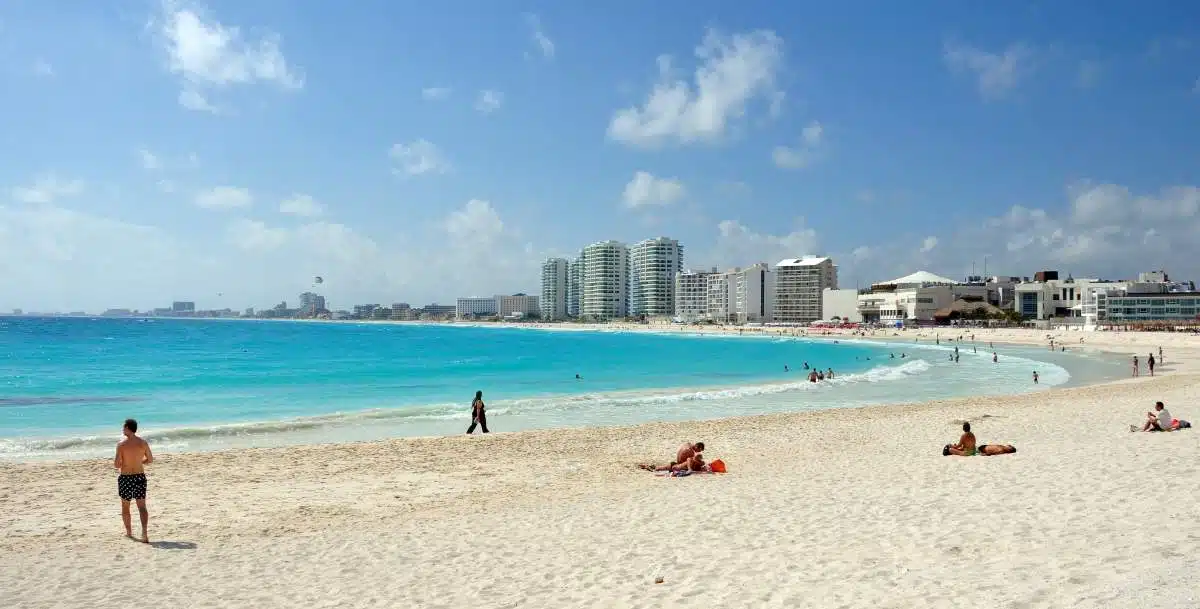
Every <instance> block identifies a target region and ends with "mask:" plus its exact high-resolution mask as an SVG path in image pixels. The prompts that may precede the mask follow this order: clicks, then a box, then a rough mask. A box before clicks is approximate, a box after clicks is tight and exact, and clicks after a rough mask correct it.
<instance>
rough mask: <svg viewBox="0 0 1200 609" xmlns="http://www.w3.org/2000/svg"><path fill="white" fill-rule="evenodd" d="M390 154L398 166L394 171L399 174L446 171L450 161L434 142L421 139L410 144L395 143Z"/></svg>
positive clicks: (411, 174) (413, 174)
mask: <svg viewBox="0 0 1200 609" xmlns="http://www.w3.org/2000/svg"><path fill="white" fill-rule="evenodd" d="M388 156H390V157H391V158H392V162H394V163H395V164H396V167H393V168H392V173H395V174H397V175H409V176H419V175H424V174H427V173H446V172H447V171H448V170H449V169H450V163H449V162H448V161H446V158H445V157H444V156H443V155H442V152H441V150H438V147H437V146H435V145H434V144H433V143H432V142H430V141H429V140H425V139H419V140H416V141H414V142H411V143H408V144H393V145H392V149H391V150H390V151H388Z"/></svg>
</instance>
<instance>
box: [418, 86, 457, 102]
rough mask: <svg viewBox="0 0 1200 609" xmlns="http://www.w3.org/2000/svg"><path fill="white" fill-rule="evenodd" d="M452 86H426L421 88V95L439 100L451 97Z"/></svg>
mask: <svg viewBox="0 0 1200 609" xmlns="http://www.w3.org/2000/svg"><path fill="white" fill-rule="evenodd" d="M450 92H451V91H450V87H425V88H424V89H421V97H423V98H425V99H427V100H429V101H437V100H441V99H446V98H447V97H450Z"/></svg>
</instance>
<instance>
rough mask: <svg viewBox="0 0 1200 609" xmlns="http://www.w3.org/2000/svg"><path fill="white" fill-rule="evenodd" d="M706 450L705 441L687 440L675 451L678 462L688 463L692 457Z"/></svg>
mask: <svg viewBox="0 0 1200 609" xmlns="http://www.w3.org/2000/svg"><path fill="white" fill-rule="evenodd" d="M702 452H704V442H696V443H695V444H692V443H691V442H685V443H684V445H683V446H680V447H679V450H678V451H677V452H676V453H675V462H676V463H687V462H688V461H689V460H690V459H691V458H692V457H695V456H696V455H698V454H700V453H702Z"/></svg>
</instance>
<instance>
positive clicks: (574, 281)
mask: <svg viewBox="0 0 1200 609" xmlns="http://www.w3.org/2000/svg"><path fill="white" fill-rule="evenodd" d="M582 270H583V265H581V264H579V259H578V258H576V259H574V260H572V261H570V262H569V263H568V265H567V317H579V285H580V281H581V280H582V278H583V275H582Z"/></svg>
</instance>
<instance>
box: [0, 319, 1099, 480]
mask: <svg viewBox="0 0 1200 609" xmlns="http://www.w3.org/2000/svg"><path fill="white" fill-rule="evenodd" d="M402 323H403V322H402ZM455 325H459V326H462V327H476V326H474V325H470V324H455ZM485 327H486V326H485ZM497 327H503V326H497ZM522 329H535V330H547V328H528V327H524V328H522ZM550 330H551V331H553V329H550ZM569 331H586V332H594V331H597V329H596V328H594V327H583V328H572V329H571V330H569ZM612 331H613V330H610V332H612ZM639 331H640V332H642V333H649V334H654V335H657V336H676V338H683V339H685V340H692V339H696V338H700V337H698V336H697V335H696V333H692V332H687V333H680V335H676V334H675V333H673V332H658V331H654V330H650V331H645V330H641V329H640V328H634V329H632V330H624V329H617V330H615V332H621V333H626V334H636V333H638V332H639ZM710 334H712V335H714V336H727V337H729V338H745V339H748V340H762V339H768V340H779V339H783V340H788V339H791V340H796V341H801V342H809V343H813V344H828V343H829V341H830V340H831V339H832V340H833V341H834V342H840V341H838V340H837V339H834V338H833V337H828V336H790V335H788V336H776V335H765V336H764V335H741V334H738V333H736V332H729V331H724V332H722V331H717V332H712V333H710ZM844 338H853V339H855V340H854V343H857V344H860V345H863V346H871V347H877V348H883V349H886V348H887V346H888V345H889V344H897V345H904V344H908V345H910V346H911V347H914V348H915V349H908V351H909V354H910V355H913V356H914V357H910V358H909V362H922V360H926V362H928V361H929V360H931V359H932V360H936V359H938V357H942V358H944V355H943V356H934V357H933V358H930V357H928V354H930V353H932V352H934V351H936V352H938V353H945V352H949V350H950V349H951V348H952V346H951V345H949V344H944V345H941V346H936V345H934V344H933V342H932V341H928V342H923V343H920V344H918V345H912V344H911V343H909V342H908V341H907V340H903V341H902V342H896V341H894V340H889V339H890V338H893V337H890V336H870V335H868V336H852V337H844ZM901 338H902V339H903V338H907V337H901ZM845 343H846V344H853V343H851V342H850V341H849V340H846V341H845ZM963 345H964V347H965V346H966V343H963ZM1004 346H1005V347H1017V348H1021V349H1026V350H1028V345H1021V344H1016V343H1011V344H1010V343H1006V344H1005V345H1004ZM896 353H897V354H898V353H900V351H899V350H897V351H896ZM922 353H924V354H925V355H924V356H922V355H921V354H922ZM969 356H970V355H969ZM983 356H984V354H982V353H980V354H978V355H976V357H983ZM1006 357H1007V358H1009V359H1010V361H1011V358H1014V357H1016V358H1020V359H1022V360H1024V359H1029V360H1030V361H1031V362H1041V363H1044V364H1045V366H1046V367H1047V369H1043V379H1044V380H1045V379H1046V376H1045V374H1046V372H1047V370H1048V369H1059V370H1061V371H1062V372H1063V373H1064V374H1066V375H1067V376H1068V380H1067V381H1065V382H1059V383H1055V384H1054V385H1043V387H1045V388H1039V389H1037V390H1036V391H1033V392H1029V391H1028V390H1027V389H1026V388H1025V387H1022V386H1016V387H1011V388H1007V389H1001V388H1000V386H999V385H995V386H989V387H990V388H989V390H988V391H987V392H986V395H1013V394H1022V393H1037V392H1040V391H1048V390H1052V389H1055V388H1058V387H1064V386H1065V387H1076V386H1085V385H1089V384H1095V383H1096V382H1102V381H1104V380H1110V379H1112V378H1113V377H1112V375H1111V374H1108V375H1106V377H1105V378H1104V379H1087V378H1083V377H1080V376H1079V375H1078V369H1079V368H1080V367H1082V366H1085V365H1086V362H1085V361H1084V360H1082V359H1081V358H1079V357H1077V356H1072V357H1071V359H1072V360H1073V361H1072V364H1071V365H1067V364H1064V363H1063V362H1061V361H1059V362H1050V361H1043V360H1034V359H1032V358H1036V357H1037V355H1036V354H1035V353H1018V354H1012V353H1009V354H1007V356H1006ZM926 365H927V366H928V363H926ZM934 365H936V364H934ZM901 366H903V364H902V363H901V362H900V358H896V359H894V360H888V359H882V360H880V361H878V362H869V363H868V364H867V367H865V368H863V369H862V370H859V371H857V372H851V373H845V372H843V376H844V378H845V379H847V380H848V381H849V382H850V383H851V386H854V385H857V384H858V383H859V382H861V378H863V377H869V376H873V375H875V374H877V373H884V374H886V373H887V371H891V370H897V369H898V368H900V367H901ZM1038 368H1039V369H1041V368H1040V367H1038ZM802 372H803V371H802V370H800V369H799V368H797V370H795V371H793V375H792V376H791V377H790V378H784V377H779V378H764V379H754V380H747V381H746V382H744V383H735V384H727V383H720V384H713V385H688V386H672V387H651V388H638V389H614V390H589V391H583V392H580V393H566V394H559V395H536V396H524V397H521V396H517V397H508V398H506V399H504V400H501V401H499V402H496V403H495V405H494V406H493V409H494V408H500V409H501V410H500V411H497V412H499V413H500V414H501V416H502V418H503V412H504V409H506V408H508V406H509V404H508V403H509V402H515V403H518V404H519V403H522V402H527V401H529V400H548V401H553V400H562V401H567V402H575V401H578V400H582V399H599V400H604V401H608V400H613V401H618V402H619V401H640V400H650V399H654V398H661V399H667V400H670V399H671V398H678V397H681V396H684V397H686V396H703V395H709V396H713V395H716V396H717V397H700V398H695V399H703V400H708V399H720V400H722V401H741V400H766V399H772V398H769V397H768V396H778V397H776V398H773V399H775V400H785V399H788V398H785V397H784V395H785V394H792V395H793V397H792V398H791V399H798V400H802V401H805V404H806V407H804V408H794V409H792V410H791V411H792V412H807V411H811V410H826V409H845V408H860V407H879V406H880V405H883V404H889V403H890V404H912V403H919V402H922V401H928V400H945V399H955V398H956V397H959V396H961V395H962V388H961V387H958V385H954V387H958V388H957V389H955V388H951V389H950V390H947V391H945V392H944V394H943V395H940V396H938V395H918V396H914V397H912V398H910V399H907V400H904V401H894V402H888V401H885V400H882V399H880V398H878V397H876V398H870V397H867V398H862V397H857V396H855V395H853V394H852V393H851V394H846V395H845V396H844V397H843V400H845V401H847V403H845V404H842V403H832V402H831V403H825V400H823V399H822V398H821V397H820V396H810V397H808V398H806V397H804V396H806V395H809V394H806V393H804V392H803V390H806V389H809V387H808V385H807V384H806V383H805V381H804V378H803V374H802ZM905 374H910V373H905ZM893 380H894V379H893ZM949 382H951V383H952V384H953V383H957V382H958V381H949ZM834 384H837V381H835V382H834ZM822 386H823V385H822ZM868 391H869V390H868ZM797 392H799V393H797ZM851 392H853V390H851ZM718 394H728V395H723V396H722V395H718ZM813 398H815V399H817V400H818V401H817V402H815V403H814V402H809V401H807V400H810V399H813ZM864 399H865V400H872V401H871V402H870V403H864ZM434 406H436V405H429V406H423V407H413V406H396V407H384V408H372V409H367V410H352V411H335V412H327V413H319V414H313V415H308V416H296V417H282V418H277V419H261V420H233V421H204V422H196V423H180V424H178V425H174V426H159V427H155V428H154V429H153V430H152V431H151V433H150V434H149V435H147V436H146V437H147V439H148V440H150V441H151V442H156V443H158V445H159V446H164V443H165V446H166V447H167V448H166V449H165V450H167V451H169V452H170V453H171V454H185V453H197V452H200V453H211V452H223V451H229V450H244V449H249V448H255V446H252V445H253V444H256V443H257V444H259V446H258V447H262V448H270V447H289V446H306V445H314V444H320V445H328V444H338V443H361V442H372V441H386V440H388V439H392V438H430V437H443V436H445V435H449V433H454V432H449V433H447V432H438V431H436V430H424V431H421V429H422V428H424V427H428V426H429V424H428V422H426V421H424V420H421V421H416V420H415V419H414V421H416V422H415V424H416V425H417V433H411V432H409V433H406V432H404V431H403V425H404V423H403V421H405V420H407V419H408V417H409V416H415V417H417V419H422V416H424V415H420V414H419V411H422V410H424V409H428V408H433V407H434ZM650 407H651V408H654V407H655V406H653V405H651V406H650ZM716 408H717V409H718V410H719V406H718V407H716ZM755 410H757V411H758V412H755ZM779 411H780V409H779V408H777V407H774V406H771V405H768V404H762V405H761V408H753V407H752V408H750V409H749V412H745V411H743V412H742V413H737V411H736V409H734V410H733V412H735V413H737V414H733V415H723V414H720V413H719V412H718V413H713V412H704V413H697V414H696V415H695V417H694V418H688V419H686V420H697V421H710V420H719V419H725V418H729V417H730V416H754V415H756V414H770V413H772V412H779ZM432 415H433V413H431V414H430V415H429V416H432ZM494 416H496V415H495V414H493V417H494ZM442 417H444V415H438V416H437V417H435V418H442ZM660 420H679V419H678V418H676V417H671V416H669V417H666V418H663V419H660ZM466 421H467V419H465V418H464V419H463V421H462V424H463V425H465V424H466ZM372 422H374V423H372ZM639 423H640V422H639V421H636V420H626V421H620V420H614V421H610V422H594V421H592V422H589V421H586V420H584V421H577V422H570V423H560V424H558V423H556V424H552V425H538V424H534V425H530V424H529V422H528V421H526V423H524V424H521V423H518V424H517V425H519V427H517V428H516V429H513V430H512V432H511V433H521V432H524V431H535V430H546V429H559V430H562V429H594V428H598V427H614V426H615V427H624V426H629V425H637V424H639ZM410 424H413V423H410ZM455 424H456V425H457V422H456V423H455ZM362 425H373V426H380V428H381V431H380V432H379V433H378V434H370V433H364V432H362V431H360V430H357V429H355V427H356V426H362ZM107 431H108V430H107V428H105V429H99V430H79V431H78V432H77V433H75V434H74V435H61V436H37V437H32V436H26V437H22V438H12V439H11V441H14V442H16V441H21V442H29V443H32V444H31V446H30V448H29V450H30V451H31V452H32V453H36V454H21V455H15V454H10V455H5V456H3V457H2V458H0V463H12V464H18V463H60V462H70V461H81V460H89V459H95V458H96V453H97V452H100V450H103V451H107V450H108V449H109V444H111V443H113V442H115V441H116V440H117V439H118V438H117V436H116V434H112V437H109V435H110V434H108V433H106V432H107ZM322 433H331V434H333V435H334V436H340V437H338V438H335V439H333V440H329V441H325V440H323V439H322V438H321V437H320V435H321V434H322ZM258 434H268V435H265V436H263V437H261V438H260V439H258V440H254V439H250V438H253V437H254V436H256V435H258ZM372 435H374V437H371V436H372ZM271 436H274V437H271ZM221 438H225V440H222V439H221ZM238 438H243V439H238ZM181 442H182V443H184V444H180V443H181ZM187 444H191V445H190V446H187ZM89 446H91V447H92V448H88V447H89ZM96 446H103V448H102V449H99V450H98V449H97V448H95V447H96ZM39 447H40V448H39ZM58 451H62V452H63V453H64V454H55V453H56V452H58ZM160 452H163V449H160ZM164 454H166V453H164Z"/></svg>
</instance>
